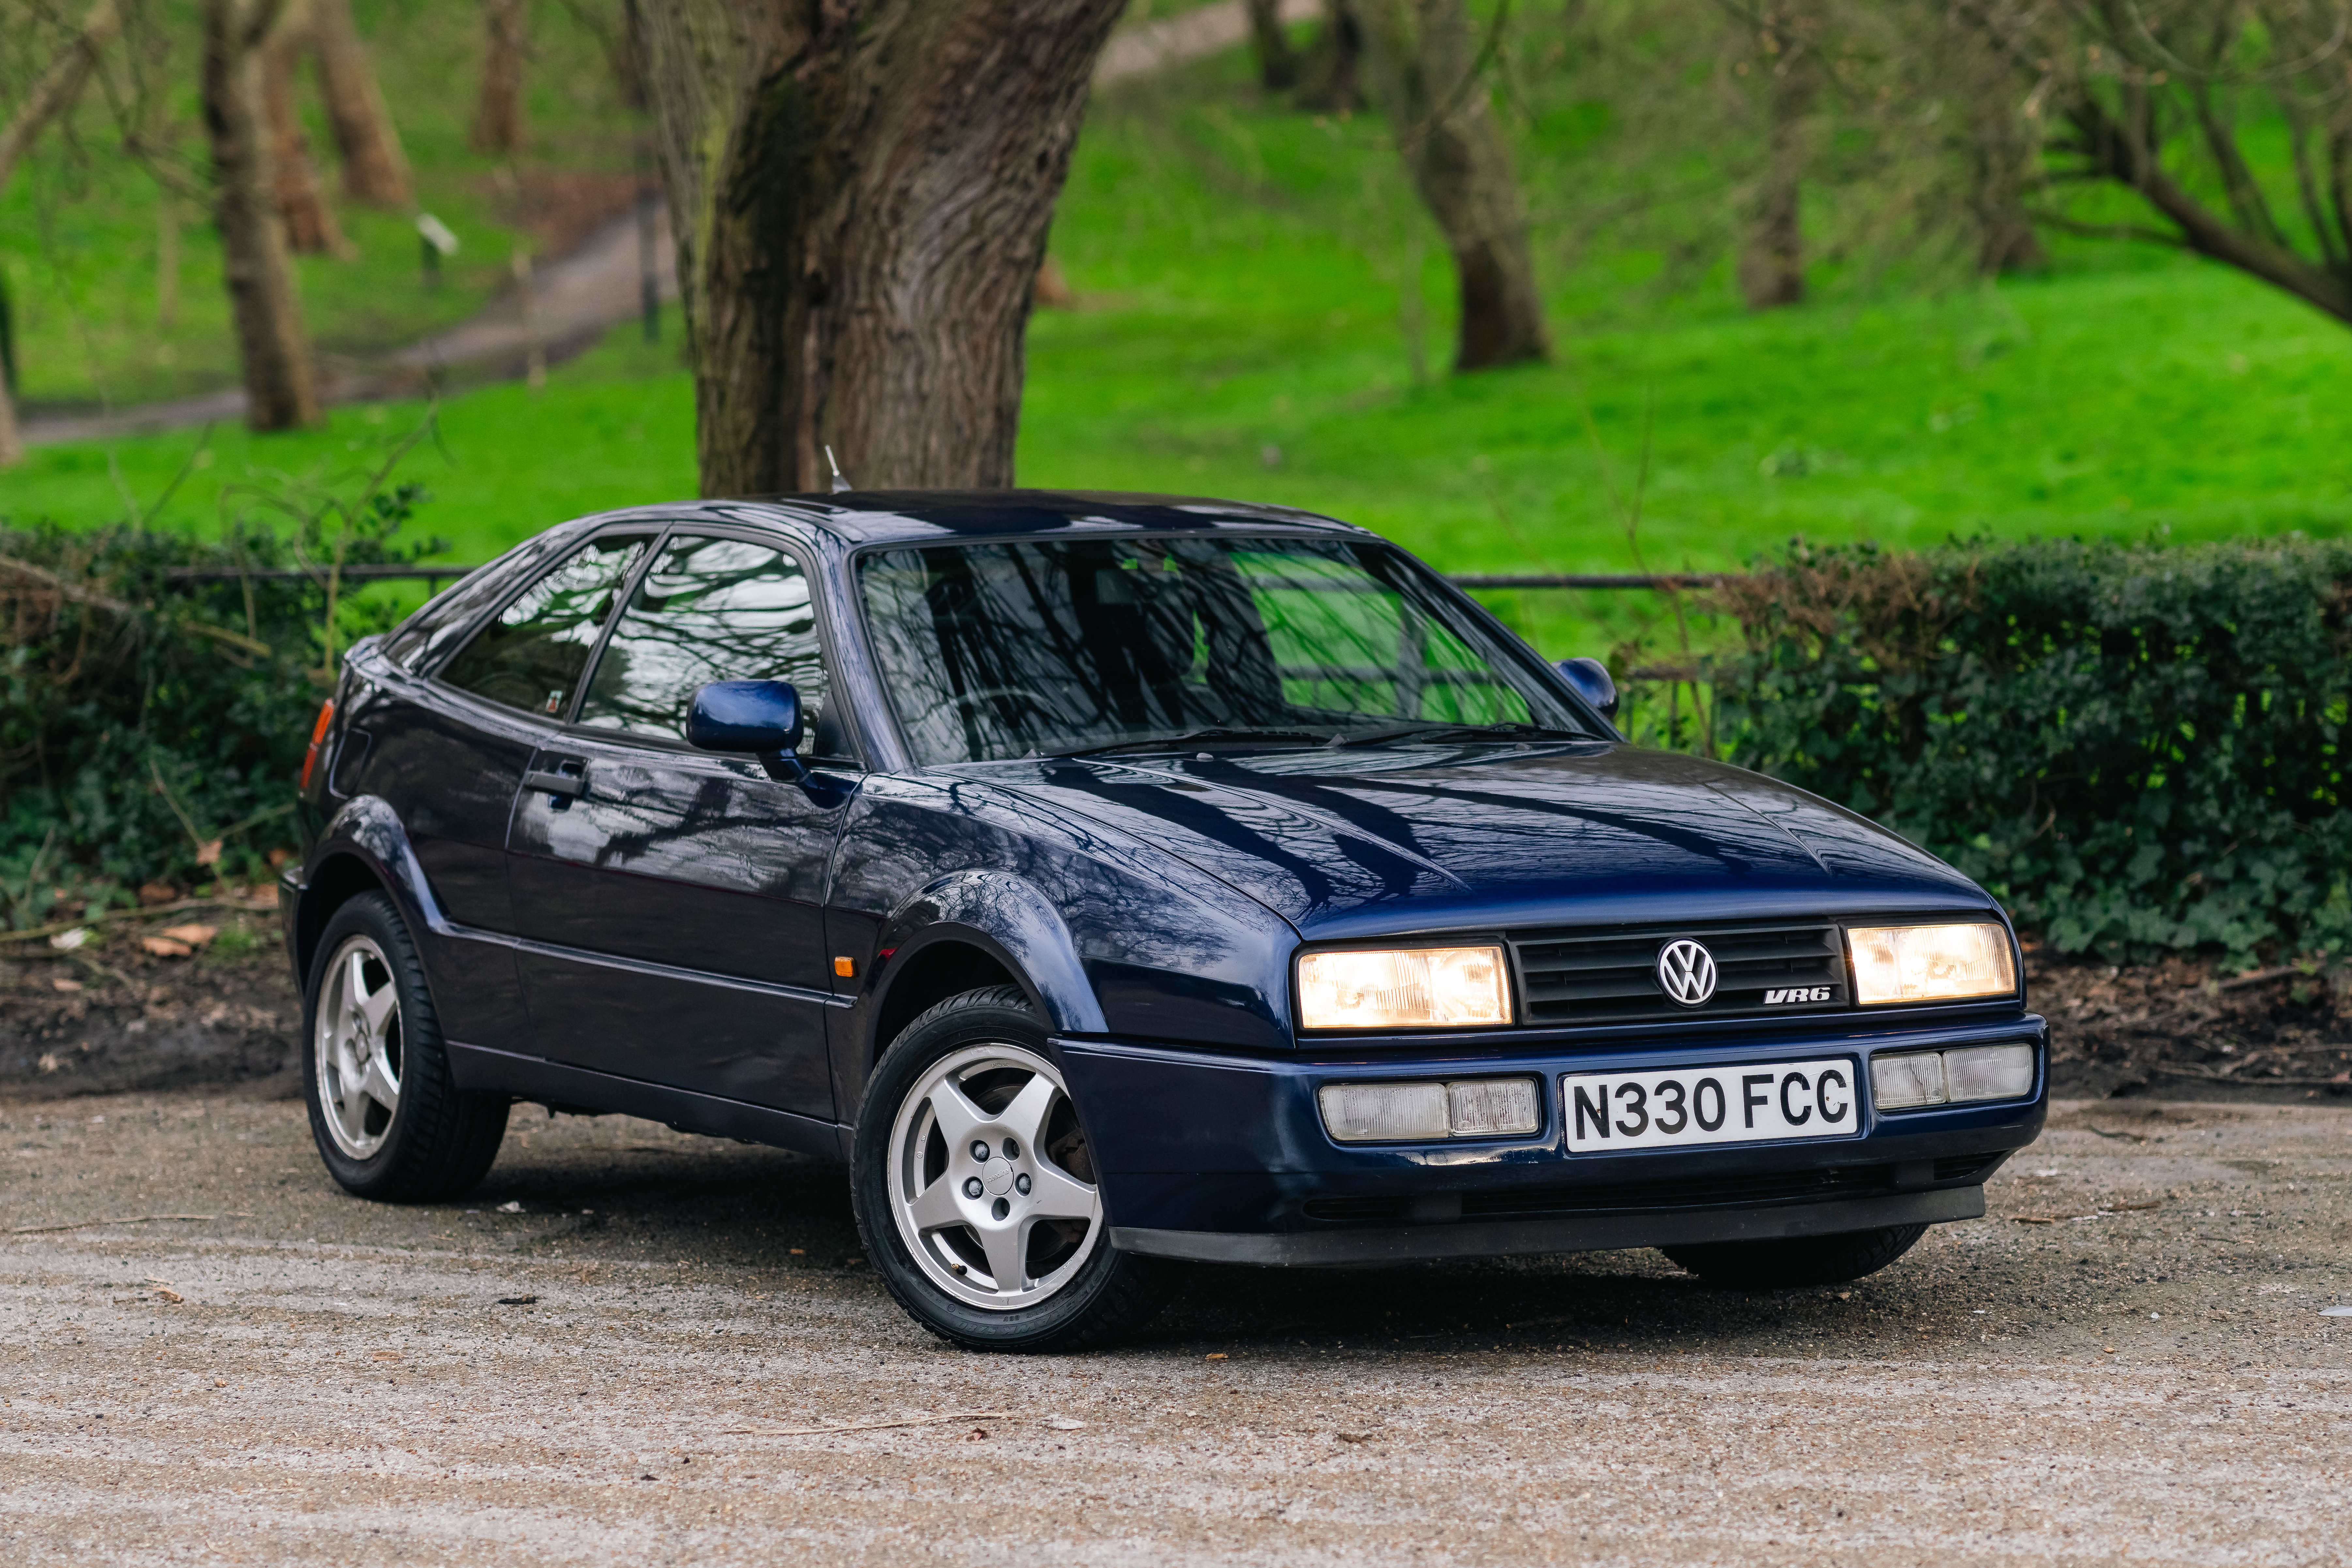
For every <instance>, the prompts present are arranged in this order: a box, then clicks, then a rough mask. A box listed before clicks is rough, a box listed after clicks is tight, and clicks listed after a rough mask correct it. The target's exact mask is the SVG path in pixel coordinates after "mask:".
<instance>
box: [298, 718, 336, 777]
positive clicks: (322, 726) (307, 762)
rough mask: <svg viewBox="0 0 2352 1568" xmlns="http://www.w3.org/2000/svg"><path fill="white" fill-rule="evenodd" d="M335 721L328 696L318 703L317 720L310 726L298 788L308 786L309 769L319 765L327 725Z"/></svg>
mask: <svg viewBox="0 0 2352 1568" xmlns="http://www.w3.org/2000/svg"><path fill="white" fill-rule="evenodd" d="M334 721H335V700H334V699H333V698H331V697H330V698H328V699H327V700H325V701H324V702H321V703H320V704H319V721H318V722H317V723H315V724H313V725H311V726H310V750H309V751H307V752H303V753H302V783H301V784H300V786H299V787H300V788H302V789H304V790H308V789H309V788H310V770H311V769H313V768H315V767H317V766H318V765H319V747H320V743H321V742H324V741H325V740H326V738H327V726H328V725H330V724H331V723H333V722H334Z"/></svg>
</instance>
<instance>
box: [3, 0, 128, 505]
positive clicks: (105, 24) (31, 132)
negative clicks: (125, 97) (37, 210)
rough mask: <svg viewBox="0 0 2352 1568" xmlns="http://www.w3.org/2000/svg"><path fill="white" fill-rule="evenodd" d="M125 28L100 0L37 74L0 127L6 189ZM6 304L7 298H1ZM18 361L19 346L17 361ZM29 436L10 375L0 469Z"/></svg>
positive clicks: (110, 1)
mask: <svg viewBox="0 0 2352 1568" xmlns="http://www.w3.org/2000/svg"><path fill="white" fill-rule="evenodd" d="M121 30H122V18H121V15H120V14H119V13H118V12H117V11H116V10H115V6H114V0H99V3H98V4H97V5H93V6H91V7H90V10H89V15H88V16H85V17H84V18H83V19H82V25H81V28H80V30H79V32H77V33H76V34H75V35H74V36H73V37H71V38H70V39H68V41H67V42H66V45H65V47H63V48H61V49H59V50H58V53H57V55H56V57H55V58H53V59H51V60H50V62H49V64H48V67H47V69H45V70H43V71H42V72H41V74H40V75H39V76H38V77H37V78H35V79H34V80H33V83H32V85H31V87H30V88H29V89H27V90H26V93H25V96H24V100H23V101H22V102H20V103H18V104H17V105H16V110H14V112H12V113H11V114H10V115H9V116H8V120H7V123H6V124H5V125H0V193H5V191H6V190H7V189H8V180H9V176H11V175H12V174H15V173H16V165H17V164H18V163H22V162H23V161H24V157H25V154H26V153H27V152H29V151H31V149H32V145H33V143H34V142H37V141H39V140H40V136H41V132H44V131H46V130H47V129H48V126H49V122H50V121H54V120H56V119H57V118H58V116H59V115H61V114H63V113H65V112H66V110H69V109H71V108H72V107H73V104H74V100H76V99H78V98H79V97H80V96H81V89H83V88H84V87H85V86H87V85H88V84H89V78H90V73H91V72H93V71H95V70H96V69H97V68H98V57H99V53H100V50H102V49H104V48H105V47H106V46H107V45H108V44H110V43H111V42H112V41H113V40H114V37H115V35H116V34H118V33H120V32H121ZM0 308H5V302H0ZM13 364H14V355H13V348H12V353H11V365H12V367H13ZM24 456H25V447H24V439H23V437H22V436H21V435H20V434H19V433H18V431H17V427H16V394H15V389H14V388H13V387H11V386H10V385H9V384H8V383H7V381H6V379H5V378H0V468H10V467H13V466H14V465H16V463H18V462H20V461H22V460H23V458H24Z"/></svg>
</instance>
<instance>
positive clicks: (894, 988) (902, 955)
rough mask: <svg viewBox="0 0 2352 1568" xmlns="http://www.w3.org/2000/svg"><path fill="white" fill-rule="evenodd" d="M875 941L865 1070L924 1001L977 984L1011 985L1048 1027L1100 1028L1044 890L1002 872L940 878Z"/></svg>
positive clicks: (1065, 930)
mask: <svg viewBox="0 0 2352 1568" xmlns="http://www.w3.org/2000/svg"><path fill="white" fill-rule="evenodd" d="M876 949H877V953H878V954H880V955H881V962H880V963H878V964H877V968H876V973H875V982H876V985H875V994H874V999H873V1004H872V1008H871V1011H870V1014H869V1016H870V1017H871V1018H872V1020H873V1024H872V1026H871V1029H870V1031H869V1033H868V1036H867V1039H866V1066H867V1067H868V1068H869V1069H870V1068H871V1067H872V1065H873V1063H874V1062H875V1061H876V1060H877V1059H878V1058H879V1057H880V1056H881V1054H882V1052H883V1051H884V1050H885V1049H887V1047H888V1046H889V1044H890V1042H891V1041H892V1040H894V1039H896V1038H897V1037H898V1033H899V1031H901V1030H902V1029H904V1028H905V1027H906V1026H907V1025H908V1023H910V1022H912V1021H913V1020H914V1019H915V1018H916V1017H918V1016H920V1015H921V1014H922V1013H923V1011H924V1010H925V1009H927V1008H929V1007H931V1006H933V1005H936V1004H938V1003H940V1002H942V1001H945V1000H946V999H947V998H948V997H950V996H952V995H956V994H960V993H961V992H964V991H972V990H978V989H980V988H981V987H982V986H986V985H1005V984H1011V985H1017V986H1019V987H1020V988H1021V989H1022V991H1023V992H1024V994H1026V995H1027V996H1028V998H1029V1003H1030V1005H1031V1006H1033V1007H1034V1008H1035V1009H1036V1010H1037V1015H1038V1016H1039V1017H1041V1018H1043V1019H1044V1020H1045V1027H1046V1028H1047V1029H1048V1030H1050V1031H1052V1032H1054V1033H1056V1034H1102V1033H1104V1032H1106V1028H1107V1026H1106V1025H1105V1024H1104V1022H1103V1012H1102V1004H1101V1002H1100V1000H1099V999H1098V998H1097V996H1096V995H1095V992H1094V987H1093V986H1092V984H1089V983H1088V981H1087V974H1086V967H1085V964H1084V963H1082V961H1081V960H1080V959H1079V957H1078V952H1077V944H1076V942H1075V941H1073V940H1072V938H1071V936H1070V931H1069V927H1068V926H1067V925H1066V924H1065V923H1064V922H1063V920H1062V917H1061V915H1060V913H1059V911H1057V910H1055V907H1054V905H1053V903H1052V902H1051V900H1048V899H1047V898H1046V897H1045V894H1044V893H1043V892H1041V891H1039V890H1038V889H1036V888H1035V887H1034V886H1032V885H1031V884H1030V883H1029V882H1027V881H1026V880H1024V879H1022V878H1019V877H1016V876H1013V875H1012V874H1010V873H1006V872H997V871H963V872H958V873H956V874H954V875H952V876H949V877H942V878H940V879H939V880H937V881H935V882H933V883H931V884H930V885H929V886H928V887H926V888H924V889H923V890H922V891H921V892H919V893H917V894H916V895H915V896H914V897H912V898H910V899H908V900H906V901H905V902H904V903H902V904H901V905H900V906H899V907H898V910H896V911H894V912H893V913H892V915H891V916H890V918H889V919H888V920H887V921H885V922H884V923H883V928H882V931H881V933H880V938H879V940H878V941H877V943H876Z"/></svg>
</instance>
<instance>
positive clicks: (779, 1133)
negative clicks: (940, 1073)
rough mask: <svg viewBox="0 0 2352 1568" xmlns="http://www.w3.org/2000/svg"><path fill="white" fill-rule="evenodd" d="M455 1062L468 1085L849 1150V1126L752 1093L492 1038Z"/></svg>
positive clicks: (691, 1127) (452, 1047)
mask: <svg viewBox="0 0 2352 1568" xmlns="http://www.w3.org/2000/svg"><path fill="white" fill-rule="evenodd" d="M445 1048H446V1050H447V1052H448V1054H449V1067H450V1070H451V1072H452V1073H453V1074H454V1075H455V1076H456V1078H457V1083H458V1086H459V1087H460V1088H462V1089H467V1090H470V1091H476V1092H481V1091H489V1092H495V1093H499V1094H510V1095H513V1096H514V1097H515V1098H516V1099H518V1100H534V1101H538V1102H540V1103H542V1104H554V1105H559V1106H563V1107H566V1108H571V1107H580V1108H583V1109H586V1110H594V1111H599V1112H605V1113H610V1114H614V1115H619V1116H640V1117H643V1118H645V1119H646V1121H666V1122H667V1123H669V1125H671V1126H672V1127H675V1128H677V1130H678V1131H681V1132H702V1133H708V1134H709V1135H710V1136H711V1137H714V1138H741V1139H744V1140H746V1141H748V1142H753V1143H772V1144H774V1145H775V1146H776V1147H778V1148H780V1149H796V1150H798V1151H800V1152H802V1153H803V1154H814V1155H816V1156H817V1157H818V1158H820V1159H824V1160H846V1159H847V1158H849V1129H848V1128H846V1127H843V1126H840V1125H838V1124H836V1123H835V1122H831V1121H820V1120H818V1119H817V1118H816V1117H814V1116H800V1115H796V1114H794V1113H793V1112H792V1111H789V1110H773V1109H772V1108H770V1107H768V1106H764V1105H753V1104H751V1103H749V1102H748V1101H745V1100H727V1099H723V1098H721V1097H720V1096H719V1095H715V1094H697V1093H695V1092H694V1091H693V1090H692V1089H672V1088H671V1087H669V1086H668V1085H667V1084H659V1083H647V1082H646V1081H644V1080H643V1079H634V1078H623V1077H622V1076H620V1075H619V1074H618V1073H608V1072H598V1071H596V1070H595V1069H594V1068H579V1067H571V1066H567V1065H566V1064H564V1063H562V1062H551V1061H549V1060H548V1059H547V1058H545V1057H530V1056H524V1055H523V1054H521V1053H520V1052H519V1051H501V1050H497V1049H495V1048H493V1047H488V1046H466V1045H459V1044H458V1043H457V1041H455V1040H452V1041H450V1042H449V1043H448V1045H447V1046H446V1047H445Z"/></svg>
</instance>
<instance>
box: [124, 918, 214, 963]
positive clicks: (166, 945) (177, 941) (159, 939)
mask: <svg viewBox="0 0 2352 1568" xmlns="http://www.w3.org/2000/svg"><path fill="white" fill-rule="evenodd" d="M218 935H220V928H219V927H218V926H205V925H179V926H165V927H164V928H163V930H162V931H158V932H156V933H155V934H154V935H153V936H142V937H141V938H140V939H139V945H140V946H141V947H143V948H145V949H146V950H147V951H148V952H152V953H153V954H154V955H155V956H156V957H158V958H186V957H189V956H190V955H192V954H193V953H194V952H195V951H196V949H198V948H200V947H202V946H204V945H205V943H207V942H211V941H212V940H213V938H215V937H216V936H218Z"/></svg>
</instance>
